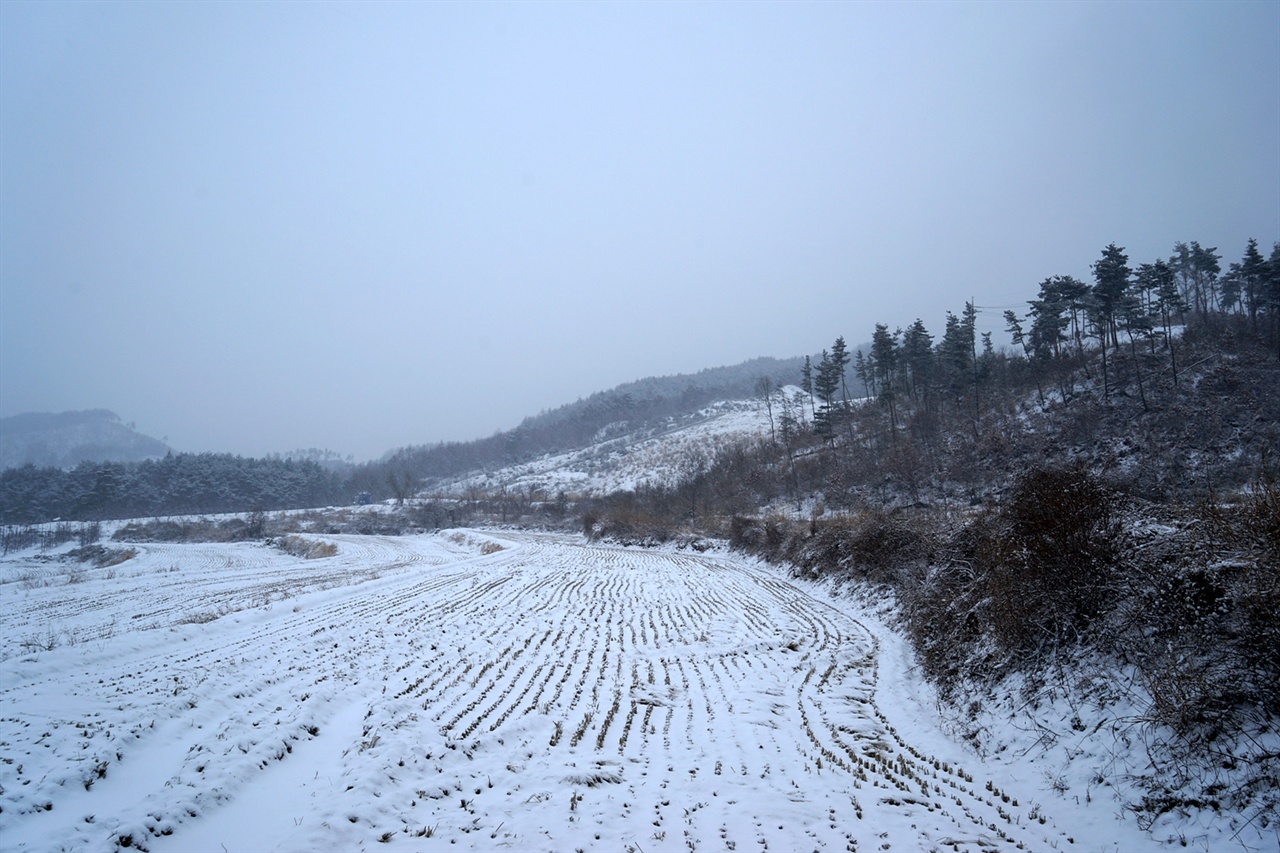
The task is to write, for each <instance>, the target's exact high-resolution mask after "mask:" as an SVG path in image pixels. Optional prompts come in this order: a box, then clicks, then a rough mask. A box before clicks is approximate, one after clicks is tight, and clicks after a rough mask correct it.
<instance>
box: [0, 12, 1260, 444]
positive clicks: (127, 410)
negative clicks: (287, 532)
mask: <svg viewBox="0 0 1280 853" xmlns="http://www.w3.org/2000/svg"><path fill="white" fill-rule="evenodd" d="M1249 237H1257V238H1258V239H1259V241H1260V243H1261V245H1262V246H1263V248H1264V251H1267V252H1269V251H1270V247H1271V244H1272V242H1273V241H1275V240H1277V239H1280V3H1277V2H1256V3H1230V2H1212V3H1211V2H1203V3H1185V4H1183V3H1171V2H1161V3H1138V2H1129V3H1117V4H1107V3H1084V2H1078V3H1076V2H1073V3H1062V4H1054V3H1035V4H1032V3H1012V2H1010V3H993V4H976V5H975V4H964V3H939V4H929V3H923V2H919V3H906V2H902V3H884V4H878V3H843V4H838V3H821V4H813V5H804V4H801V3H796V2H787V3H780V4H768V3H751V4H735V3H707V4H702V3H640V4H623V3H604V4H597V3H517V4H503V3H465V4H463V3H459V4H444V3H438V4H437V3H384V4H377V3H358V4H346V3H323V2H306V3H297V4H290V3H283V2H271V3H267V2H251V3H235V2H216V3H215V2H198V3H176V2H175V3H161V2H154V3H138V4H134V3H127V2H110V3H94V2H76V3H66V4H63V3H54V2H39V3H25V2H17V0H5V2H0V415H12V414H17V413H20V412H27V411H51V412H55V411H64V410H68V409H85V408H109V409H112V410H114V411H116V412H118V413H119V414H120V416H121V417H122V418H123V419H124V420H126V421H136V422H137V425H138V429H139V430H141V431H143V432H146V433H148V434H151V435H154V436H156V437H165V438H167V440H168V441H169V443H170V444H171V445H172V446H173V447H175V448H176V449H178V450H188V451H203V450H216V451H230V452H236V453H242V454H246V455H259V454H263V453H267V452H272V451H287V450H291V449H295V448H302V447H312V446H316V447H324V448H329V449H332V450H335V451H338V452H340V453H342V454H344V455H345V454H353V455H354V456H355V457H356V458H357V459H366V458H373V457H376V456H379V455H381V454H382V452H384V451H386V450H388V449H390V448H392V447H397V446H401V445H405V444H411V443H412V444H417V443H430V442H435V441H439V440H467V439H472V438H478V437H482V436H486V435H489V434H491V433H493V432H494V431H496V430H499V429H508V428H511V427H513V426H515V425H517V424H518V423H519V422H520V420H521V419H522V418H523V417H524V416H526V415H531V414H536V413H538V412H539V411H541V410H544V409H549V408H555V407H556V406H559V405H561V404H564V403H568V402H572V401H573V400H575V399H578V398H579V397H583V396H586V395H588V394H590V393H592V392H595V391H599V390H604V389H607V388H610V387H612V386H614V385H617V384H618V383H621V382H625V381H629V380H632V379H637V378H641V377H645V376H651V375H666V374H672V373H683V372H696V371H698V370H700V369H702V368H705V367H713V366H719V365H725V364H733V363H737V362H740V361H743V360H745V359H748V358H752V357H755V356H760V355H772V356H792V355H801V354H804V353H812V352H817V351H818V350H819V349H821V348H822V347H824V346H829V345H830V343H831V342H832V341H833V340H834V339H835V337H836V336H837V335H844V336H845V337H846V338H847V339H848V340H849V342H850V343H851V344H852V343H856V342H859V341H864V340H867V339H868V338H869V337H870V333H871V330H872V326H873V324H874V323H876V322H885V323H888V324H889V325H890V326H891V327H894V326H905V325H907V324H908V323H910V322H911V321H912V320H913V319H915V318H916V317H921V318H923V319H924V321H925V324H926V325H927V326H928V327H929V329H930V331H932V332H934V334H935V335H940V333H941V331H942V324H943V319H944V316H945V312H946V311H947V310H951V311H953V312H956V313H959V311H960V310H961V308H962V307H963V304H964V302H965V300H966V299H969V298H971V297H972V298H975V299H976V301H977V303H978V304H979V305H982V306H989V307H990V308H991V309H993V310H991V311H989V312H988V313H987V314H986V316H985V321H986V322H988V323H989V327H990V328H1000V327H1002V326H1003V323H1002V322H1001V321H1000V320H999V309H1002V308H1004V307H1014V308H1018V309H1021V308H1024V307H1025V302H1026V300H1028V299H1031V298H1033V297H1034V295H1035V292H1036V289H1037V285H1038V283H1039V282H1040V281H1041V280H1042V279H1043V278H1045V277H1046V276H1050V275H1055V274H1073V275H1076V276H1078V277H1081V278H1086V279H1087V278H1089V276H1090V270H1089V265H1090V263H1091V262H1092V261H1094V260H1095V259H1096V258H1097V257H1098V256H1099V254H1100V252H1101V250H1102V248H1103V247H1104V246H1105V245H1106V244H1107V243H1109V242H1112V241H1115V242H1116V243H1118V244H1119V245H1121V246H1124V247H1126V248H1127V249H1128V251H1129V255H1130V259H1131V262H1133V263H1134V264H1136V263H1139V262H1143V261H1151V260H1154V259H1155V258H1157V257H1167V256H1168V255H1169V254H1170V253H1171V251H1172V247H1173V243H1174V242H1175V241H1178V240H1184V241H1190V240H1198V241H1200V242H1201V243H1202V244H1203V245H1208V246H1218V247H1219V249H1220V251H1221V252H1222V254H1223V255H1224V258H1223V264H1224V267H1225V265H1226V263H1227V262H1228V261H1234V260H1239V258H1240V255H1241V253H1242V251H1243V249H1244V245H1245V242H1246V240H1247V239H1248V238H1249ZM997 340H998V341H1002V342H1004V341H1007V336H1005V335H1004V334H1000V335H998V336H997Z"/></svg>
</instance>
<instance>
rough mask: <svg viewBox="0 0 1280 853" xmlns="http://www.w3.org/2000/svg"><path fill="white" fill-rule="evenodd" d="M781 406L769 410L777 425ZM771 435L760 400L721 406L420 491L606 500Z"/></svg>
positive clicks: (793, 394)
mask: <svg viewBox="0 0 1280 853" xmlns="http://www.w3.org/2000/svg"><path fill="white" fill-rule="evenodd" d="M780 395H785V399H791V400H798V399H799V398H800V397H802V396H803V392H802V391H801V390H800V389H799V388H796V387H794V386H788V387H786V388H784V389H783V390H782V391H781V392H780ZM781 399H782V397H781V396H780V398H779V401H777V402H775V403H774V404H773V405H774V412H773V416H774V418H775V419H776V418H777V417H778V412H779V408H780V402H781ZM769 430H770V423H769V410H768V408H767V407H766V406H765V404H764V401H763V399H759V398H758V399H754V400H728V401H721V402H718V403H713V404H711V405H708V406H705V407H703V408H701V409H699V410H697V411H694V412H688V413H685V414H683V415H672V416H668V417H667V418H665V419H664V420H663V421H662V422H660V423H659V424H656V425H647V424H642V425H638V426H636V425H632V424H631V423H629V422H627V421H619V422H615V423H613V424H609V425H607V426H606V427H604V428H603V429H601V430H600V431H599V432H598V433H597V435H596V436H595V437H594V441H593V442H592V443H591V444H588V445H586V446H585V447H580V448H577V449H573V450H567V451H564V452H561V453H546V454H544V455H542V456H541V457H539V458H537V459H534V460H532V461H529V462H522V463H518V464H514V465H508V466H504V467H501V468H497V469H494V470H490V471H477V472H472V473H469V474H466V475H463V476H460V477H453V478H447V479H441V480H438V481H435V482H431V483H429V484H427V488H426V489H425V491H427V492H428V493H432V494H444V495H463V494H465V493H466V492H467V491H468V490H475V489H480V490H483V491H485V492H487V493H490V492H493V491H495V490H502V489H506V490H508V491H517V492H522V493H526V494H527V493H530V492H541V493H542V494H544V495H547V496H554V495H557V494H560V493H561V492H563V493H565V494H566V495H571V496H575V497H591V496H598V495H604V494H608V493H610V492H614V491H620V490H627V489H634V488H635V487H636V486H638V485H640V484H642V483H646V482H647V483H650V484H656V483H664V482H674V481H675V480H677V479H678V478H679V477H680V476H682V475H684V474H687V473H688V470H687V469H688V466H689V465H691V464H697V462H698V460H702V461H704V462H707V461H710V459H711V458H713V457H714V456H715V455H716V453H717V452H718V451H719V450H721V449H722V448H724V447H726V446H728V445H730V444H732V443H734V442H737V441H743V440H748V441H749V440H752V439H756V438H761V437H764V436H767V435H768V434H769Z"/></svg>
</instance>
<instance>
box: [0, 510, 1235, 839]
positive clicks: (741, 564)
mask: <svg viewBox="0 0 1280 853" xmlns="http://www.w3.org/2000/svg"><path fill="white" fill-rule="evenodd" d="M320 538H322V539H324V540H325V541H329V542H333V543H335V544H336V545H337V547H338V552H337V554H336V555H335V556H332V557H328V558H324V559H318V560H302V559H298V558H294V557H289V556H287V555H284V554H282V553H280V552H279V551H276V550H274V549H271V548H268V547H266V546H263V545H251V544H235V545H139V546H136V547H137V548H138V551H139V553H138V554H137V555H136V556H134V557H133V558H132V559H129V560H127V561H126V562H124V563H121V564H120V565H118V566H115V567H112V568H107V569H85V570H80V569H75V570H74V571H75V572H78V574H73V573H72V569H71V567H70V566H69V564H65V563H59V562H56V561H47V560H42V559H40V555H37V554H35V553H34V552H25V553H23V554H18V555H10V556H9V557H7V558H5V559H4V561H2V562H0V807H2V811H0V848H2V849H4V850H6V851H18V850H42V851H43V850H56V849H75V850H112V849H115V848H118V847H130V846H131V847H134V848H139V849H149V850H153V851H169V850H172V851H189V850H211V851H217V850H227V851H236V850H303V849H306V850H376V851H381V850H433V849H446V850H457V849H481V850H491V849H512V850H574V849H583V850H593V849H594V850H635V851H656V850H737V851H752V852H753V853H755V851H768V850H774V851H783V850H862V851H873V850H877V851H878V850H902V851H915V850H983V851H992V850H1015V849H1026V850H1035V851H1040V850H1141V849H1164V848H1165V847H1166V845H1167V844H1168V843H1169V841H1170V840H1172V839H1174V838H1176V837H1177V834H1176V832H1175V833H1174V834H1169V833H1167V832H1166V834H1165V835H1164V836H1162V837H1161V840H1157V839H1155V838H1153V837H1152V836H1150V835H1147V834H1144V833H1142V832H1140V831H1139V830H1138V829H1137V827H1136V826H1135V825H1134V822H1133V821H1132V820H1131V819H1122V818H1121V815H1120V808H1119V806H1118V804H1117V802H1116V801H1115V798H1114V797H1107V796H1099V795H1097V793H1096V792H1095V794H1094V795H1093V796H1087V795H1083V794H1085V791H1084V789H1083V788H1080V787H1077V788H1075V789H1074V790H1073V787H1072V786H1073V785H1075V784H1076V782H1075V780H1076V779H1077V777H1079V776H1080V775H1081V774H1087V773H1088V769H1087V767H1086V764H1087V761H1088V759H1087V756H1086V758H1085V760H1083V761H1081V763H1080V764H1079V765H1078V768H1079V770H1078V772H1077V771H1074V770H1066V771H1062V772H1059V771H1058V769H1057V768H1056V767H1055V766H1053V763H1054V762H1056V761H1058V760H1059V758H1058V757H1056V756H1057V754H1056V753H1052V752H1049V751H1045V750H1030V749H1028V750H1020V749H1019V750H1008V751H1006V752H1005V753H1004V754H1002V756H1001V757H999V758H997V759H991V760H988V761H987V762H985V763H984V762H983V761H980V760H979V759H978V758H977V757H976V756H975V755H974V753H972V752H971V751H968V750H967V749H966V748H965V747H964V746H963V745H961V744H960V743H958V742H957V741H956V740H954V739H952V738H951V737H949V736H948V735H947V734H945V733H944V731H943V729H942V728H941V727H940V724H939V718H938V714H937V710H938V709H937V708H936V706H935V703H934V700H933V699H932V694H931V692H930V691H929V690H928V689H927V687H926V686H925V685H923V684H922V683H921V682H920V680H919V678H918V677H917V675H916V674H915V672H914V670H913V669H912V662H911V659H910V655H909V654H908V651H907V649H906V646H905V645H904V644H903V643H902V641H901V640H900V639H899V638H897V637H896V636H895V635H893V634H892V633H891V632H889V631H888V630H886V629H885V628H883V627H882V626H880V625H879V623H878V622H876V620H875V617H874V616H873V615H872V614H870V613H869V612H866V611H865V610H863V609H861V606H860V605H858V604H857V603H856V602H854V601H853V600H851V599H849V598H844V597H841V598H834V597H831V596H829V595H827V593H826V592H824V591H823V590H822V589H820V588H818V587H816V586H812V585H806V584H803V583H800V582H797V581H793V580H791V579H789V578H787V577H786V576H785V574H784V573H782V572H781V571H780V570H777V569H775V568H772V567H769V566H764V565H761V564H759V563H757V562H754V561H750V560H744V559H741V558H738V557H735V556H732V555H727V554H723V553H706V554H694V553H683V552H677V551H651V550H637V549H623V548H616V547H605V546H599V545H589V544H585V543H584V542H583V541H582V540H581V539H580V538H578V537H571V536H556V535H549V534H534V533H509V532H502V533H480V532H475V531H454V532H447V533H444V534H439V535H423V536H412V537H404V538H378V537H360V536H324V537H320ZM68 581H74V582H68ZM1020 737H1021V738H1022V739H1023V740H1025V737H1023V736H1022V735H1021V734H1019V733H1017V732H1013V731H1011V732H1010V735H1009V738H1008V740H1009V741H1010V742H1011V743H1012V742H1017V741H1018V739H1019V738H1020ZM1082 742H1083V739H1082ZM1017 753H1021V754H1020V755H1019V754H1017ZM1046 762H1048V766H1049V772H1046V770H1045V766H1046ZM1064 774H1065V776H1064ZM1073 774H1074V775H1073ZM1064 778H1065V780H1066V781H1065V782H1064ZM1166 829H1168V827H1166ZM1175 829H1176V828H1175ZM1184 829H1190V830H1193V831H1190V832H1187V833H1185V834H1184V835H1182V840H1183V841H1186V842H1188V843H1189V844H1190V845H1191V846H1192V847H1193V848H1196V849H1224V848H1231V847H1235V848H1237V849H1239V843H1238V841H1233V840H1231V838H1230V832H1229V831H1228V830H1226V829H1215V828H1213V827H1200V826H1196V827H1184Z"/></svg>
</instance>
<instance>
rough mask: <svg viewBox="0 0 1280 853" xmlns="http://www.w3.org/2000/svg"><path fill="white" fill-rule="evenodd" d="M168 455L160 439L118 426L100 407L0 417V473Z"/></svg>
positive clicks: (156, 457) (128, 427)
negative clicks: (0, 471) (20, 468)
mask: <svg viewBox="0 0 1280 853" xmlns="http://www.w3.org/2000/svg"><path fill="white" fill-rule="evenodd" d="M168 452H169V447H168V446H167V445H166V444H165V443H164V442H162V441H159V440H157V439H154V438H151V437H150V436H147V435H143V434H141V433H139V432H137V431H135V430H134V429H133V427H132V426H129V425H126V424H124V423H121V421H120V416H119V415H117V414H116V413H115V412H111V411H107V410H106V409H89V410H85V411H77V412H61V413H58V414H47V413H28V414H22V415H13V416H12V417H8V418H0V469H3V468H18V467H21V466H23V465H27V464H31V465H35V466H37V467H49V468H74V467H75V466H76V465H78V464H80V463H81V462H140V461H142V460H143V459H159V458H161V457H163V456H164V455H165V454H166V453H168Z"/></svg>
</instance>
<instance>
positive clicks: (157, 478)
mask: <svg viewBox="0 0 1280 853" xmlns="http://www.w3.org/2000/svg"><path fill="white" fill-rule="evenodd" d="M349 491H350V486H349V484H348V482H347V478H346V477H344V476H342V475H340V474H338V473H335V472H333V471H330V470H326V469H325V468H323V467H321V466H320V465H319V464H317V463H316V462H313V461H295V460H292V459H252V458H244V457H241V456H235V455H232V454H218V453H199V454H192V453H171V454H169V455H168V456H165V457H164V458H163V459H149V460H145V461H142V462H82V463H80V464H79V465H77V466H76V467H74V468H72V469H70V470H64V469H61V468H39V467H36V466H34V465H25V466H23V467H21V468H8V469H5V470H4V471H2V472H0V522H3V523H5V524H33V523H37V522H43V521H51V520H54V519H66V520H72V519H74V520H78V521H96V520H105V519H113V518H135V517H142V516H152V515H185V514H196V513H221V512H240V511H246V510H250V509H262V510H280V509H299V508H303V507H316V506H328V505H332V504H346V503H348V502H349V501H350V500H351V495H350V494H349Z"/></svg>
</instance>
